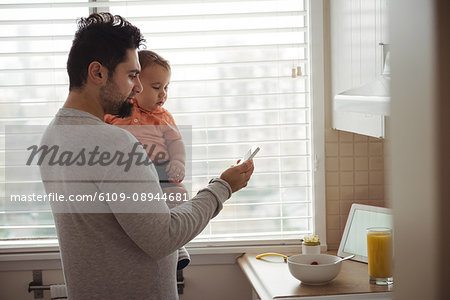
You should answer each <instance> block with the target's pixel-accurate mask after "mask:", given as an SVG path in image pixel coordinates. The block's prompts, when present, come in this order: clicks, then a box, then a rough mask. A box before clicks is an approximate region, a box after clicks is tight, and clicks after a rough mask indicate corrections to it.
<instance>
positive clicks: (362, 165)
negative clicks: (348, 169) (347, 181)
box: [355, 157, 369, 171]
mask: <svg viewBox="0 0 450 300" xmlns="http://www.w3.org/2000/svg"><path fill="white" fill-rule="evenodd" d="M368 169H369V159H368V158H367V157H355V170H356V171H366V170H368Z"/></svg>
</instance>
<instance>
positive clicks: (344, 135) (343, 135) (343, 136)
mask: <svg viewBox="0 0 450 300" xmlns="http://www.w3.org/2000/svg"><path fill="white" fill-rule="evenodd" d="M353 136H354V134H353V133H351V132H346V131H339V142H353Z"/></svg>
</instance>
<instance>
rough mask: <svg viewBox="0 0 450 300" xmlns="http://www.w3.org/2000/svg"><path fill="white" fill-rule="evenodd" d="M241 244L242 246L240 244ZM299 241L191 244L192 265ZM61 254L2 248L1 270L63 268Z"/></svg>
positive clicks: (282, 249) (292, 248) (50, 249)
mask: <svg viewBox="0 0 450 300" xmlns="http://www.w3.org/2000/svg"><path fill="white" fill-rule="evenodd" d="M239 244H240V245H239ZM300 249H301V248H300V245H299V242H298V241H297V242H296V243H295V244H294V241H289V242H287V243H284V244H272V245H271V244H259V245H245V244H244V243H243V242H235V243H228V244H226V243H221V245H217V244H206V243H191V244H188V246H187V250H188V251H189V253H190V255H191V264H190V265H193V266H195V265H217V264H235V263H236V259H237V258H238V257H239V256H241V255H242V254H243V253H264V252H279V253H295V252H300ZM321 250H322V251H326V250H327V248H326V245H322V247H321ZM60 269H62V267H61V256H60V253H59V247H58V246H57V244H55V245H50V244H47V245H41V246H36V245H34V246H24V245H22V246H18V247H9V248H5V247H2V248H0V271H25V270H60Z"/></svg>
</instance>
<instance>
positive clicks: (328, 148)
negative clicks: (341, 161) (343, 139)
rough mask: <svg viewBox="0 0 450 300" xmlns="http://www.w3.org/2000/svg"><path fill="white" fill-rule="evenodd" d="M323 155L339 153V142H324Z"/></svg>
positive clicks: (336, 154)
mask: <svg viewBox="0 0 450 300" xmlns="http://www.w3.org/2000/svg"><path fill="white" fill-rule="evenodd" d="M325 155H326V156H327V157H328V156H338V155H339V144H338V143H325Z"/></svg>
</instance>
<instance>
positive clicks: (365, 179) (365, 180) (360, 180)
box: [355, 171, 369, 185]
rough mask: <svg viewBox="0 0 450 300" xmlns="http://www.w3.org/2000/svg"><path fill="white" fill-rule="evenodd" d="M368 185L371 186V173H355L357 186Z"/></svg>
mask: <svg viewBox="0 0 450 300" xmlns="http://www.w3.org/2000/svg"><path fill="white" fill-rule="evenodd" d="M368 184H369V172H367V171H355V185H368Z"/></svg>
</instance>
